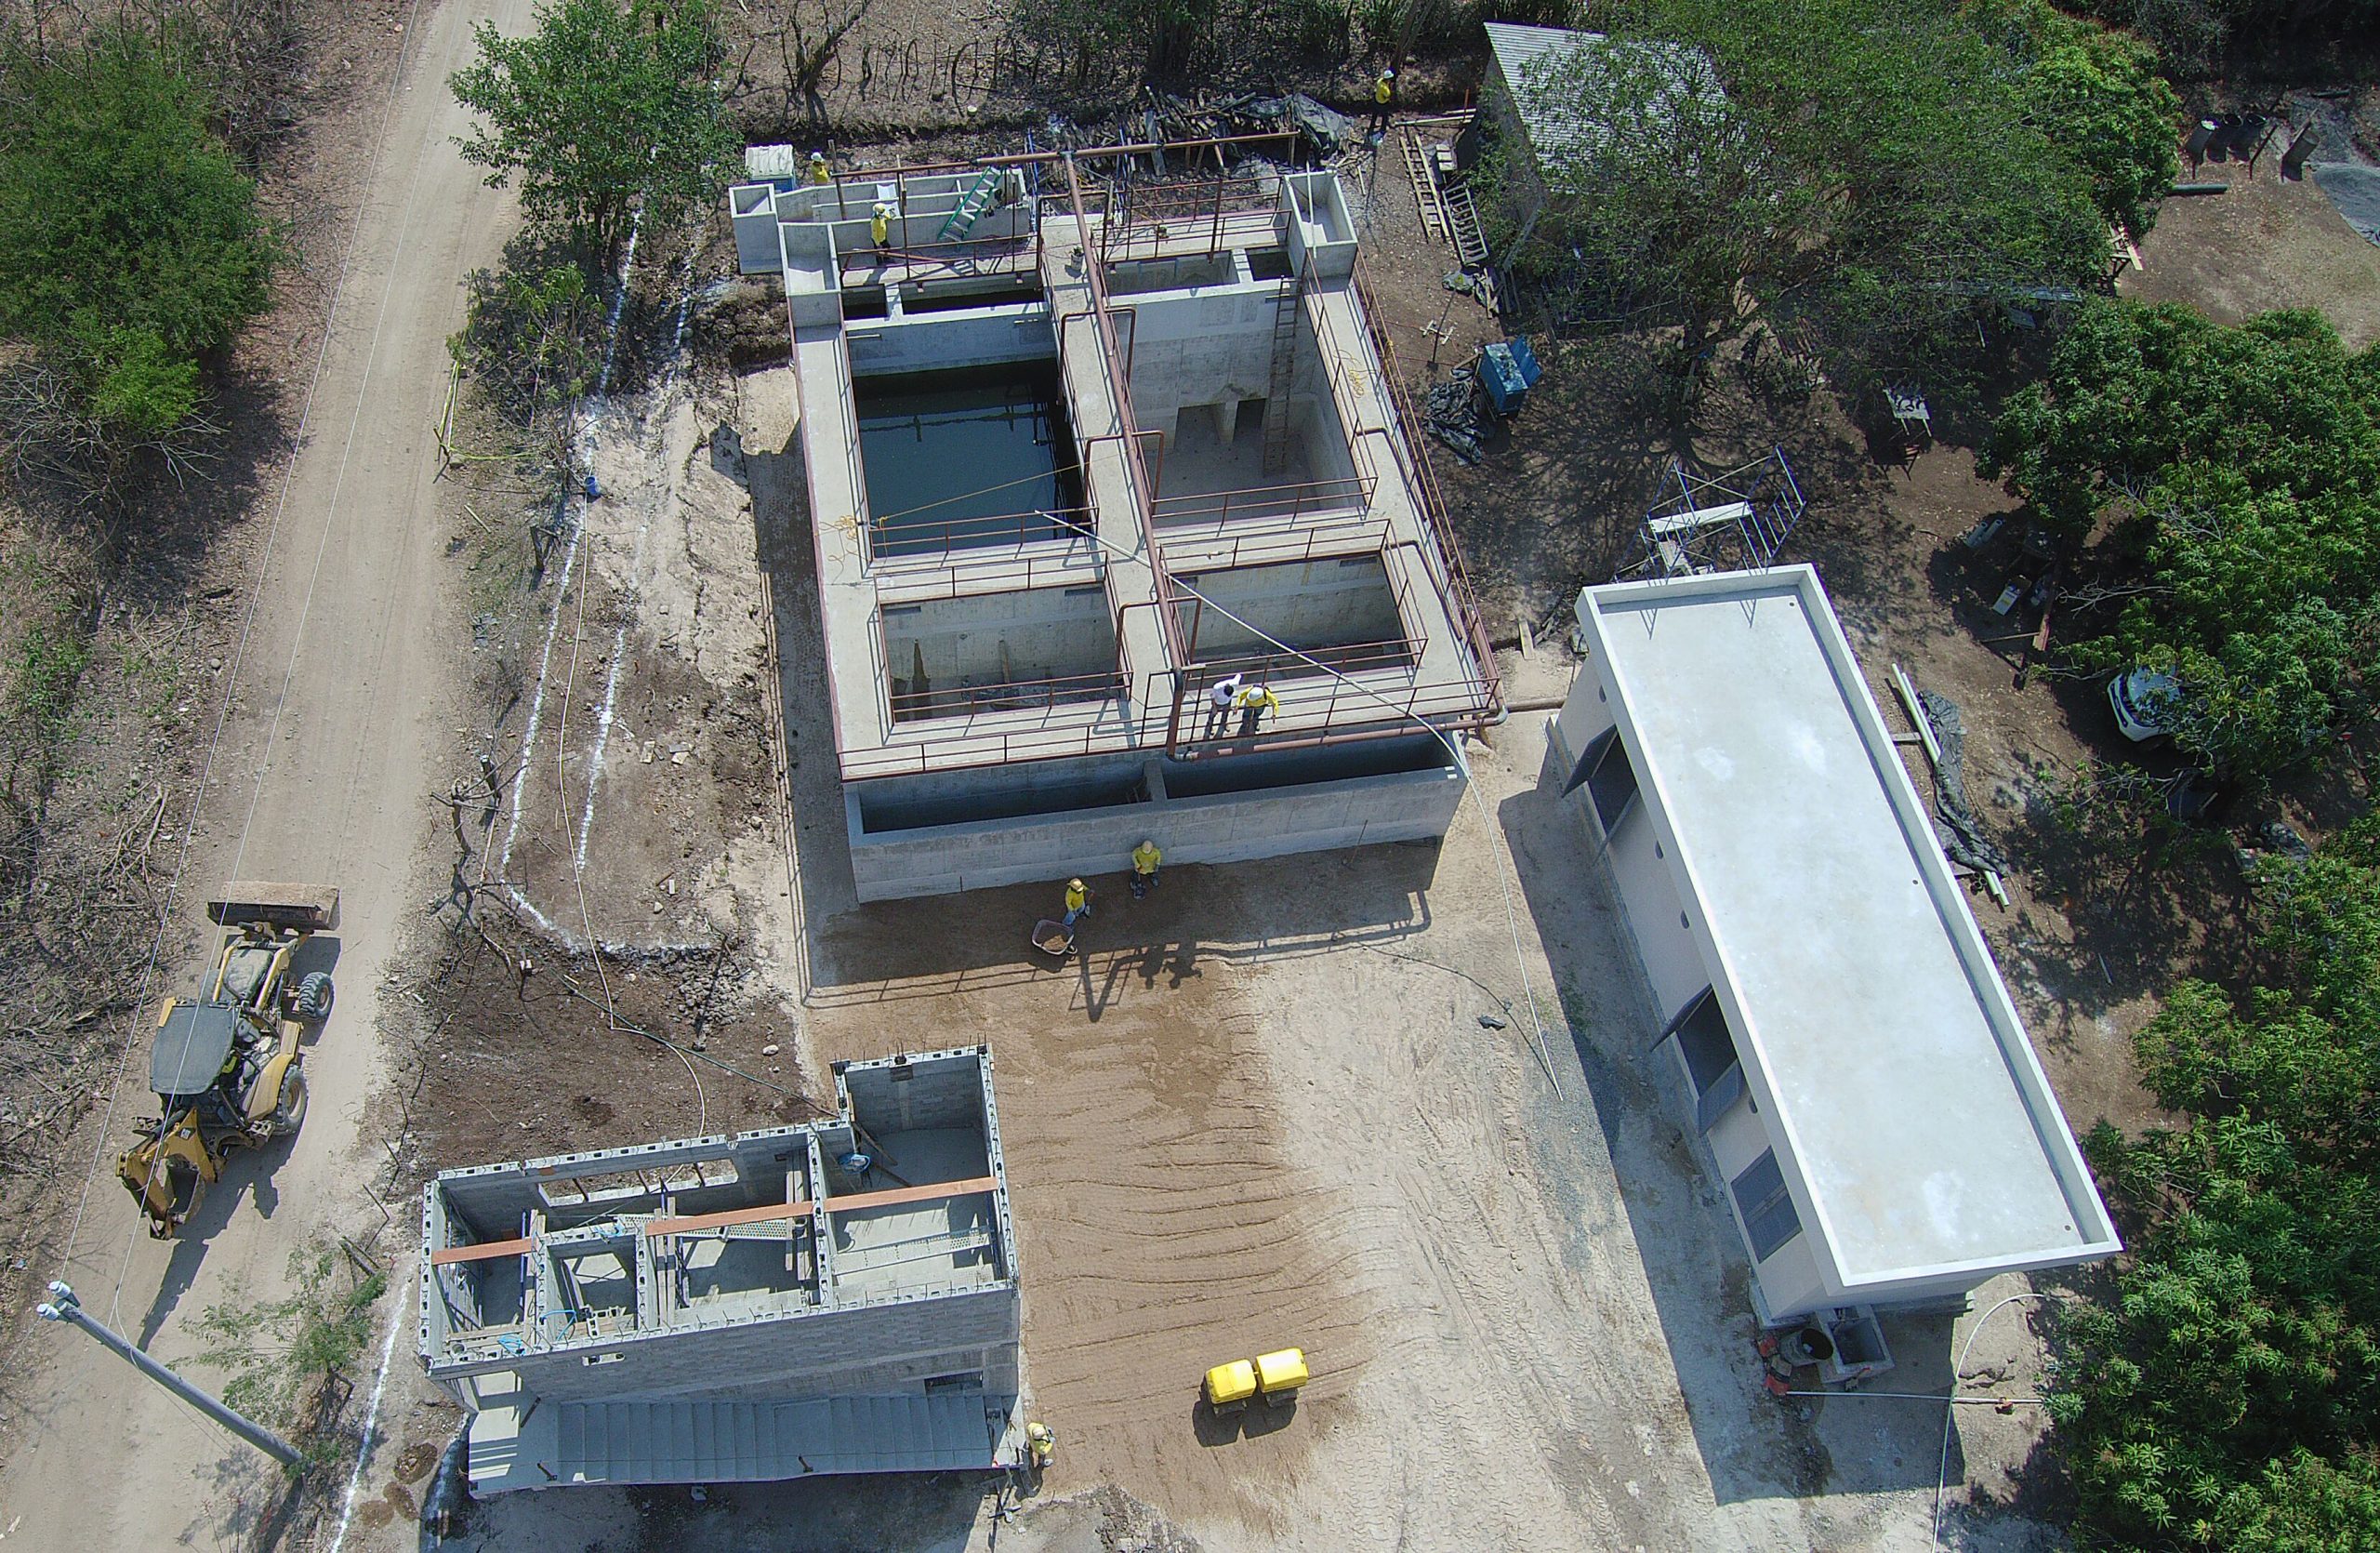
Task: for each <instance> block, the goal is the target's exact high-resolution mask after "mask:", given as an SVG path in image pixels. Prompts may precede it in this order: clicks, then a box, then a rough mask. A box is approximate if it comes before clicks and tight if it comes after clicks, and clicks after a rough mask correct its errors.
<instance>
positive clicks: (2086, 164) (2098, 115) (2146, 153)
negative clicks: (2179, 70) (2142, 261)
mask: <svg viewBox="0 0 2380 1553" xmlns="http://www.w3.org/2000/svg"><path fill="white" fill-rule="evenodd" d="M2035 25H2036V27H2037V29H2038V30H2039V32H2040V33H2042V34H2043V35H2044V36H2043V41H2044V43H2045V45H2046V46H2044V47H2043V50H2042V53H2041V55H2040V57H2039V58H2038V59H2036V60H2034V61H2033V63H2032V67H2031V69H2030V71H2029V72H2028V73H2027V75H2026V81H2025V88H2026V96H2027V97H2028V98H2029V99H2030V100H2031V101H2032V103H2033V105H2034V107H2035V110H2036V112H2037V113H2038V114H2039V116H2040V118H2041V120H2042V127H2043V130H2044V131H2045V132H2046V133H2047V134H2049V135H2050V136H2051V137H2052V138H2053V139H2055V140H2056V141H2057V142H2058V143H2060V144H2062V145H2064V146H2065V147H2066V148H2067V149H2068V151H2069V153H2071V154H2072V155H2073V156H2074V157H2075V159H2076V160H2078V161H2079V162H2080V163H2081V164H2082V165H2083V170H2084V172H2085V173H2086V174H2088V176H2089V178H2090V181H2091V195H2092V198H2093V200H2094V201H2095V202H2096V204H2097V206H2098V207H2099V210H2100V213H2101V214H2103V215H2105V216H2106V217H2107V219H2109V220H2110V221H2118V222H2121V223H2122V225H2123V226H2124V228H2125V229H2126V230H2127V231H2129V232H2131V233H2132V234H2133V235H2134V236H2135V237H2139V236H2144V235H2146V234H2147V233H2148V232H2149V227H2150V226H2151V225H2152V224H2154V222H2155V221H2156V219H2157V204H2158V202H2159V201H2160V200H2162V199H2163V198H2164V197H2165V191H2166V190H2167V189H2168V188H2169V187H2171V186H2172V184H2173V181H2174V175H2175V172H2176V171H2177V170H2179V166H2180V162H2179V158H2178V155H2177V153H2176V152H2175V145H2174V140H2175V130H2176V129H2177V127H2178V126H2179V125H2180V123H2181V117H2182V100H2181V99H2180V98H2179V97H2178V96H2176V95H2175V91H2174V88H2173V87H2172V86H2169V85H2167V84H2166V82H2165V78H2164V77H2163V76H2162V75H2160V74H2158V73H2157V56H2156V52H2155V51H2154V50H2153V49H2151V48H2149V46H2147V45H2146V44H2143V43H2141V42H2140V41H2139V40H2138V39H2136V38H2133V37H2129V36H2127V35H2125V34H2124V33H2111V32H2109V31H2108V30H2107V29H2105V28H2102V27H2095V26H2093V25H2091V24H2090V23H2089V22H2086V21H2076V20H2071V19H2070V18H2067V17H2062V16H2058V15H2056V13H2055V12H2051V11H2049V10H2048V9H2047V7H2043V8H2042V12H2041V14H2040V17H2039V20H2037V21H2036V24H2035Z"/></svg>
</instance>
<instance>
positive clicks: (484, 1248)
mask: <svg viewBox="0 0 2380 1553" xmlns="http://www.w3.org/2000/svg"><path fill="white" fill-rule="evenodd" d="M535 1245H536V1241H481V1242H480V1243H479V1244H477V1245H450V1246H448V1247H447V1248H446V1249H445V1250H443V1251H433V1252H431V1253H430V1266H431V1267H433V1268H443V1267H449V1266H452V1265H453V1264H455V1263H456V1262H488V1261H493V1260H495V1259H496V1257H498V1256H525V1255H527V1254H529V1252H530V1251H531V1249H533V1248H534V1247H535Z"/></svg>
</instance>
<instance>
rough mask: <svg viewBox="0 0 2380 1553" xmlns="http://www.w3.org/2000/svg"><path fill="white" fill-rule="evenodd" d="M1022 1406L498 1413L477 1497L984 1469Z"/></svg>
mask: <svg viewBox="0 0 2380 1553" xmlns="http://www.w3.org/2000/svg"><path fill="white" fill-rule="evenodd" d="M1013 1402H1014V1399H1012V1398H1009V1397H1002V1396H992V1395H986V1394H985V1393H984V1392H980V1391H953V1392H947V1393H944V1394H940V1395H936V1396H924V1395H920V1394H918V1393H914V1392H912V1393H909V1394H906V1395H903V1396H890V1397H831V1398H824V1399H813V1400H807V1401H799V1402H773V1401H716V1400H692V1401H615V1402H558V1401H549V1402H544V1403H542V1404H533V1405H532V1406H531V1407H530V1409H529V1411H528V1414H527V1415H526V1416H521V1415H520V1414H517V1412H516V1410H514V1409H511V1408H492V1409H489V1410H486V1411H484V1412H482V1413H480V1414H477V1415H475V1416H474V1417H473V1419H472V1421H471V1468H470V1477H471V1489H472V1492H473V1493H504V1492H506V1491H508V1490H512V1489H524V1488H548V1487H552V1486H555V1485H558V1484H563V1483H727V1482H773V1481H776V1480H780V1479H786V1478H801V1477H808V1476H811V1475H813V1474H820V1473H837V1472H935V1471H945V1470H960V1471H965V1470H971V1469H972V1470H984V1469H988V1468H990V1467H994V1466H995V1465H996V1463H995V1461H994V1459H993V1458H994V1454H995V1452H996V1451H997V1449H998V1444H999V1440H1000V1437H1001V1434H1002V1431H1003V1429H1004V1428H1005V1426H1006V1423H1007V1419H1008V1414H1009V1412H1010V1409H1011V1408H1012V1405H1013Z"/></svg>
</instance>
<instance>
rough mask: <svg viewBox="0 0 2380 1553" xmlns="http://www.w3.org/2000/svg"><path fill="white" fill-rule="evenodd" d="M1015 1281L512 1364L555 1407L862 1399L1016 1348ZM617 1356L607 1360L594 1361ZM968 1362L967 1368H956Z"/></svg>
mask: <svg viewBox="0 0 2380 1553" xmlns="http://www.w3.org/2000/svg"><path fill="white" fill-rule="evenodd" d="M1020 1321H1021V1315H1020V1310H1019V1306H1018V1299H1017V1290H1016V1285H1015V1283H1014V1282H1012V1281H1011V1282H1002V1283H993V1284H986V1285H985V1286H983V1287H982V1288H979V1289H974V1290H970V1291H966V1292H963V1293H958V1294H910V1295H906V1296H902V1297H897V1298H893V1299H889V1300H882V1301H877V1302H873V1303H870V1304H866V1305H854V1306H829V1307H823V1308H817V1309H812V1310H807V1311H803V1312H801V1313H800V1314H799V1315H792V1316H774V1317H766V1318H760V1319H755V1320H752V1321H739V1322H735V1323H733V1324H729V1325H723V1326H716V1327H705V1328H700V1329H695V1330H692V1331H679V1332H672V1333H670V1334H668V1335H667V1336H666V1337H662V1338H659V1339H641V1340H639V1339H631V1340H628V1341H626V1342H619V1341H615V1342H612V1343H609V1344H606V1343H605V1342H604V1341H603V1340H602V1339H600V1338H590V1339H588V1340H586V1341H584V1342H580V1343H574V1344H570V1345H567V1346H564V1347H555V1348H554V1349H552V1350H551V1351H549V1352H547V1353H542V1354H535V1355H531V1356H528V1357H526V1358H524V1359H522V1360H521V1361H517V1362H516V1363H515V1366H514V1368H515V1371H516V1372H517V1373H518V1374H520V1375H521V1378H522V1387H523V1388H524V1389H525V1390H526V1391H528V1392H529V1393H530V1394H531V1395H532V1396H536V1397H538V1398H540V1399H545V1400H560V1401H628V1400H640V1399H641V1400H654V1399H659V1398H667V1397H692V1396H703V1397H734V1396H745V1397H772V1398H776V1399H779V1400H786V1401H798V1400H801V1399H802V1398H805V1397H842V1396H861V1395H866V1393H867V1392H869V1391H871V1390H874V1389H877V1388H878V1387H884V1388H887V1389H898V1388H899V1387H898V1385H897V1383H898V1382H899V1380H900V1379H901V1378H902V1377H911V1378H915V1379H920V1380H921V1379H923V1378H924V1377H926V1376H928V1375H938V1374H950V1373H952V1372H954V1371H958V1370H962V1369H973V1368H975V1365H974V1363H973V1362H972V1358H973V1356H975V1355H976V1354H978V1353H980V1352H981V1351H982V1350H984V1349H985V1348H991V1347H1000V1346H1003V1345H1009V1346H1012V1345H1014V1344H1015V1343H1016V1341H1017V1339H1018V1336H1019V1334H1020V1333H1021V1332H1022V1330H1023V1329H1022V1327H1021V1325H1020ZM613 1353H616V1354H618V1355H619V1356H620V1357H619V1358H618V1359H616V1360H612V1361H607V1362H602V1363H592V1362H589V1361H590V1360H593V1359H597V1358H600V1357H602V1356H604V1355H607V1354H613ZM962 1358H964V1359H967V1360H969V1361H970V1362H965V1363H961V1362H959V1361H960V1360H961V1359H962Z"/></svg>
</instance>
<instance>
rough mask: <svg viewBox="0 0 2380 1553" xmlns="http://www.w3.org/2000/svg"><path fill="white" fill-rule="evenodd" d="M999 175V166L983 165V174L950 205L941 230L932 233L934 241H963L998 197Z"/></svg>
mask: <svg viewBox="0 0 2380 1553" xmlns="http://www.w3.org/2000/svg"><path fill="white" fill-rule="evenodd" d="M1001 176H1002V175H1001V172H1000V169H999V168H998V167H985V169H984V175H983V176H982V177H981V178H979V179H976V180H975V181H974V183H973V184H972V186H971V187H969V189H968V191H967V192H965V193H963V194H961V195H959V203H958V204H957V205H956V206H952V207H951V211H950V214H949V215H947V216H945V217H944V218H943V221H942V230H941V231H940V232H937V233H935V234H934V241H935V242H937V243H959V242H964V241H965V240H966V237H967V234H968V233H969V232H972V231H974V230H975V223H976V222H977V221H980V220H982V219H984V212H985V211H986V210H989V209H990V208H991V207H992V203H993V201H994V200H995V199H997V198H998V194H999V187H1000V178H1001Z"/></svg>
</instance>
